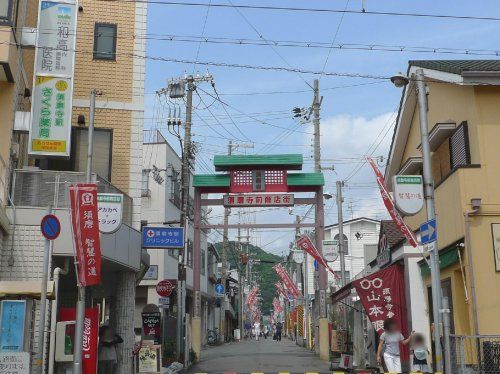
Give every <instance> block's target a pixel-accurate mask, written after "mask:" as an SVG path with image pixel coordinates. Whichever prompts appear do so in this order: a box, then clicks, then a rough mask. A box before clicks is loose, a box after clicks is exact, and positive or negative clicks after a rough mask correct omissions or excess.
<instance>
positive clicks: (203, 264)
mask: <svg viewBox="0 0 500 374" xmlns="http://www.w3.org/2000/svg"><path fill="white" fill-rule="evenodd" d="M206 256H207V253H206V251H205V250H204V249H202V250H201V274H203V275H205V274H206V271H205V267H206V266H207V258H206Z"/></svg>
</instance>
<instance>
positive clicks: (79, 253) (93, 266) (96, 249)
mask: <svg viewBox="0 0 500 374" xmlns="http://www.w3.org/2000/svg"><path fill="white" fill-rule="evenodd" d="M69 192H70V200H71V223H72V226H73V236H74V240H75V250H76V258H77V260H78V281H79V282H80V283H81V284H82V285H83V286H93V285H96V284H100V283H101V244H100V241H99V218H98V212H97V186H96V185H95V184H94V183H88V184H74V185H71V186H70V188H69Z"/></svg>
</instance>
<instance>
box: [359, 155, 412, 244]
mask: <svg viewBox="0 0 500 374" xmlns="http://www.w3.org/2000/svg"><path fill="white" fill-rule="evenodd" d="M366 160H367V161H368V163H369V164H370V166H371V167H372V169H373V172H374V173H375V177H376V178H377V184H378V187H379V189H380V194H381V195H382V200H383V201H384V205H385V207H386V209H387V211H388V212H389V214H390V216H391V218H392V220H393V221H394V223H395V224H396V226H398V229H399V231H401V233H402V234H403V235H404V237H405V238H406V240H408V243H410V245H411V246H412V247H414V248H415V247H416V246H417V238H416V237H415V234H414V233H413V231H411V230H410V228H409V227H408V226H407V225H406V223H405V222H404V221H403V218H402V217H401V215H400V214H399V212H398V211H397V210H396V208H395V206H394V203H393V202H392V199H391V197H390V196H389V191H387V187H386V186H385V180H384V176H383V175H382V173H381V172H380V170H379V169H378V167H377V165H375V162H374V161H373V159H372V158H371V157H367V158H366Z"/></svg>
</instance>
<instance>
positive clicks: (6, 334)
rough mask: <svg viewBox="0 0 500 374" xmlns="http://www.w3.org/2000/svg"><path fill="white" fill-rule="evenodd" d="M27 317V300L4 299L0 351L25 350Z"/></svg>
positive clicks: (0, 321)
mask: <svg viewBox="0 0 500 374" xmlns="http://www.w3.org/2000/svg"><path fill="white" fill-rule="evenodd" d="M25 319H26V300H2V303H1V305H0V332H1V333H0V352H22V351H23V350H24V349H23V348H24V326H25ZM0 373H1V370H0Z"/></svg>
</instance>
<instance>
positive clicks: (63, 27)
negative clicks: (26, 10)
mask: <svg viewBox="0 0 500 374" xmlns="http://www.w3.org/2000/svg"><path fill="white" fill-rule="evenodd" d="M76 9H77V4H76V1H73V2H72V1H64V2H63V1H40V7H39V9H38V31H39V32H38V36H37V41H36V48H35V69H34V74H33V94H32V99H31V102H32V105H31V127H30V132H29V143H28V147H29V148H28V152H29V154H30V155H35V156H60V157H69V155H70V150H71V146H70V141H71V112H72V97H73V74H74V64H75V62H74V61H75V45H76V20H77V11H76Z"/></svg>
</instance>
